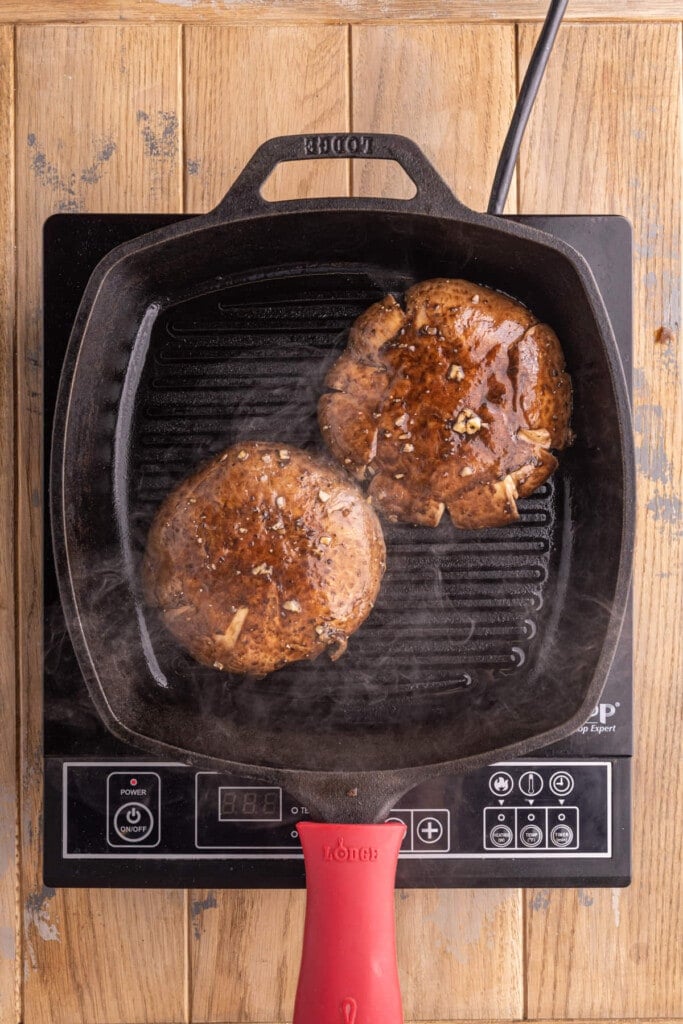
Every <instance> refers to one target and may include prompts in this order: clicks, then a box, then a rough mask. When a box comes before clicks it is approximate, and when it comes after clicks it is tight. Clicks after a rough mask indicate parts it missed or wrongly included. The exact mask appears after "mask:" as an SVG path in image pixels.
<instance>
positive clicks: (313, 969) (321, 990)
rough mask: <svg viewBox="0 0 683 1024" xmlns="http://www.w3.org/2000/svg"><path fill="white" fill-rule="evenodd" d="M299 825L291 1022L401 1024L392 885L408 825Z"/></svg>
mask: <svg viewBox="0 0 683 1024" xmlns="http://www.w3.org/2000/svg"><path fill="white" fill-rule="evenodd" d="M298 829H299V836H300V838H301V845H302V846H303V850H304V860H305V862H306V887H307V889H308V895H307V902H306V926H305V930H304V948H303V954H302V958H301V972H300V974H299V987H298V989H297V993H296V1005H295V1008H294V1024H402V1021H403V1011H402V1008H401V991H400V988H399V984H398V971H397V968H396V928H395V924H394V882H395V879H396V864H397V861H398V851H399V848H400V846H401V842H402V840H403V836H404V835H405V831H406V830H405V826H404V825H402V824H400V823H398V822H387V823H386V824H384V825H318V824H315V823H314V822H309V821H306V822H302V823H301V824H300V825H299V826H298Z"/></svg>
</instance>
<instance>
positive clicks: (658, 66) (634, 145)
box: [520, 25, 683, 1019]
mask: <svg viewBox="0 0 683 1024" xmlns="http://www.w3.org/2000/svg"><path fill="white" fill-rule="evenodd" d="M533 35H534V33H533V32H532V31H530V30H529V29H528V28H522V30H521V32H520V58H521V61H522V65H524V64H525V62H526V60H528V56H529V53H530V50H531V47H532V45H533ZM680 131H681V36H680V29H679V28H678V27H677V26H673V25H661V26H654V25H637V26H636V25H629V26H607V25H605V26H600V27H596V28H591V29H589V28H584V27H579V26H575V27H574V26H572V27H569V28H566V29H564V30H563V31H562V33H561V35H560V37H559V39H558V49H557V51H556V53H555V54H554V55H553V59H552V60H551V63H550V67H549V70H548V77H547V80H546V82H545V84H544V87H543V89H542V93H541V95H540V97H539V103H538V106H537V108H536V110H535V112H534V115H533V118H532V122H531V124H530V131H529V133H528V137H527V141H526V143H525V145H524V149H523V153H522V160H521V164H520V166H521V209H522V210H523V211H524V212H525V213H526V212H536V211H548V210H550V211H552V212H560V213H570V212H572V213H573V212H586V213H588V212H592V213H597V212H613V213H622V214H625V215H626V216H627V217H629V218H630V219H631V221H632V222H633V228H634V242H635V262H634V286H635V296H634V300H635V305H634V323H635V325H636V331H635V359H634V365H635V393H634V412H635V431H636V443H637V449H638V453H637V454H638V522H637V531H638V532H637V542H636V549H635V571H634V581H635V613H636V636H637V638H638V640H637V643H636V646H635V652H634V654H635V683H636V726H637V742H636V756H635V762H634V768H635V785H634V819H633V821H634V841H635V850H634V865H633V878H634V881H633V885H632V887H631V888H630V889H628V890H613V891H609V890H593V889H591V890H588V891H586V892H581V891H580V892H579V893H578V894H577V892H575V891H567V892H564V891H557V892H555V891H553V892H550V891H546V892H544V896H545V898H543V899H536V898H535V896H534V894H533V893H532V894H531V895H530V896H529V902H528V908H529V909H528V931H527V948H528V963H527V977H528V1015H529V1017H530V1018H542V1017H552V1018H563V1019H564V1018H567V1017H580V1018H584V1017H618V1016H625V1017H632V1016H641V1015H642V1016H654V1017H663V1018H671V1017H675V1016H677V1015H678V1016H680V1014H681V1009H682V1007H683V944H682V943H681V941H680V940H681V935H682V934H683V884H682V882H683V874H682V865H683V822H682V821H681V818H680V815H679V814H677V813H676V811H675V810H674V809H675V808H680V807H681V806H682V805H683V760H681V752H680V742H679V741H680V737H679V736H678V733H677V730H676V729H675V728H672V723H677V722H680V721H681V720H683V688H681V686H680V679H681V675H682V672H683V659H682V652H683V634H682V633H681V625H680V624H681V613H682V612H683V518H682V513H683V508H682V505H681V498H682V496H683V416H682V414H681V394H682V390H681V384H682V378H681V362H680V353H679V351H678V349H677V334H678V331H679V328H680V320H681V309H680V283H681V262H680V259H681V257H680V239H681V219H680V215H681V209H680ZM535 908H536V909H535Z"/></svg>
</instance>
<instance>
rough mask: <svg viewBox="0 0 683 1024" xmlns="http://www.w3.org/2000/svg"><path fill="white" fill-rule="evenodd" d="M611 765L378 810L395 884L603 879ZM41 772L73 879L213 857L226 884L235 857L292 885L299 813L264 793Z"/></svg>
mask: <svg viewBox="0 0 683 1024" xmlns="http://www.w3.org/2000/svg"><path fill="white" fill-rule="evenodd" d="M625 766H628V761H624V759H619V758H605V759H596V760H588V759H581V760H566V761H565V760H548V759H529V760H524V761H512V762H504V763H501V764H495V765H492V766H491V767H489V768H485V769H482V770H480V771H478V772H474V773H472V774H470V775H465V776H459V777H448V778H441V779H436V780H434V781H431V782H428V783H425V784H423V785H421V786H419V787H417V788H416V789H414V790H412V791H411V792H410V793H408V794H407V795H406V796H405V797H404V798H403V799H401V800H400V801H399V802H398V803H397V806H396V807H394V808H392V810H391V812H390V814H389V820H397V821H402V822H403V823H404V824H405V825H406V837H405V840H404V843H403V846H402V849H401V855H400V865H399V881H398V884H399V885H411V870H410V866H409V865H410V862H411V861H412V862H414V861H415V860H419V861H421V862H429V864H428V866H427V868H425V864H422V871H423V872H424V871H425V870H430V871H431V872H432V873H433V874H435V875H439V874H440V873H441V871H442V870H443V868H445V867H447V869H448V872H449V875H450V876H452V874H453V871H454V870H455V871H456V872H457V873H459V874H460V875H463V876H464V877H466V876H467V875H468V873H469V870H474V869H476V868H477V866H479V868H481V866H482V861H495V863H496V867H495V873H496V875H497V876H498V878H499V882H500V883H501V884H504V883H505V882H506V881H507V882H508V884H513V882H515V881H516V882H517V883H519V884H523V883H524V879H525V877H526V876H527V873H528V872H529V871H530V870H531V871H533V875H534V878H538V877H539V876H542V877H549V878H550V877H555V875H556V873H557V866H558V864H559V862H563V863H562V877H563V879H564V878H566V877H567V868H568V865H567V862H568V861H572V862H574V863H575V866H576V873H577V878H578V877H580V878H584V877H585V876H586V872H587V871H588V872H589V873H592V874H594V875H597V876H599V877H602V876H603V874H604V873H605V872H606V871H608V872H611V873H612V874H611V875H610V877H612V876H613V873H614V867H615V864H614V857H613V854H614V834H615V829H616V830H617V831H618V830H619V828H620V827H621V826H622V823H621V821H620V815H619V807H615V805H614V799H613V794H614V790H615V781H618V783H619V789H620V791H623V789H624V785H625V780H624V779H621V778H617V776H619V774H620V773H621V772H623V770H624V767H625ZM47 774H48V780H49V782H50V784H51V785H57V786H59V788H60V790H61V797H62V799H61V804H62V820H61V823H60V826H61V827H60V829H59V832H60V834H61V851H60V853H61V859H63V861H64V862H65V863H69V862H70V863H71V866H72V868H76V866H77V864H80V865H81V868H82V870H83V873H84V878H87V875H88V866H92V865H93V864H94V863H97V862H102V861H105V862H109V865H108V869H109V870H110V871H111V872H112V876H113V877H115V876H117V875H118V873H119V871H120V870H121V869H123V870H124V871H125V872H126V873H127V877H128V878H129V879H130V878H131V874H130V872H131V868H133V869H134V867H135V865H137V866H138V868H139V867H140V866H141V863H142V862H145V868H144V870H145V877H146V878H147V879H149V877H150V876H149V869H150V867H153V866H154V865H156V866H157V869H158V870H159V871H160V872H164V870H166V871H168V870H169V869H170V870H172V871H173V872H174V873H175V874H176V875H178V877H179V882H178V884H186V881H187V880H188V879H190V878H191V877H192V875H193V873H194V872H196V871H197V865H198V864H202V869H201V870H202V877H205V875H206V869H207V868H208V869H209V871H210V870H211V862H213V866H214V868H215V873H216V876H217V877H220V884H226V877H227V879H228V881H229V877H230V870H229V869H230V865H231V863H233V864H234V863H235V862H238V863H239V865H240V872H241V873H243V871H244V868H245V865H246V864H250V865H251V866H252V868H253V869H254V871H255V872H256V873H257V874H258V875H259V876H260V877H261V880H260V881H259V882H258V884H260V885H269V884H271V885H276V884H280V885H282V884H288V885H296V884H303V881H304V872H303V863H302V854H301V848H300V845H299V839H298V835H297V831H296V826H297V823H298V822H299V821H301V820H302V819H305V818H307V817H309V810H308V808H307V807H305V806H302V805H301V804H299V803H298V802H297V801H296V800H295V799H294V798H293V797H291V796H290V795H289V794H288V793H287V792H286V791H285V790H283V789H281V788H280V787H278V786H266V785H260V784H253V785H252V784H249V782H248V781H246V782H245V780H244V779H238V778H234V777H232V776H230V775H225V774H221V773H218V772H210V771H196V770H195V769H192V768H189V767H187V766H186V765H183V764H174V763H169V762H165V763H159V764H156V763H145V762H135V763H133V762H115V761H112V762H100V761H76V760H74V761H62V762H61V763H59V762H58V761H57V759H55V760H54V761H52V759H50V760H49V761H48V773H47ZM627 781H628V780H626V782H627ZM207 862H208V863H207ZM226 869H227V870H226ZM133 874H134V871H133ZM421 877H423V875H422V876H421ZM180 879H183V880H185V881H184V882H182V883H181V881H180ZM54 884H59V880H58V879H55V880H54ZM72 884H73V883H72ZM84 884H85V882H84ZM112 884H114V883H112ZM128 884H130V881H129V883H128ZM166 884H168V881H167V882H166ZM242 884H243V883H242ZM254 884H256V883H254ZM471 884H476V882H472V883H471ZM566 884H572V883H571V882H568V883H566ZM574 884H576V883H574ZM614 884H617V883H616V881H615V883H614Z"/></svg>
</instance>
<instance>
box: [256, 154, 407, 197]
mask: <svg viewBox="0 0 683 1024" xmlns="http://www.w3.org/2000/svg"><path fill="white" fill-rule="evenodd" d="M416 194H417V189H416V187H415V183H414V182H413V181H412V180H411V179H410V178H409V177H408V175H407V174H406V172H405V171H404V170H403V168H402V167H400V166H399V165H398V164H397V163H396V161H395V160H339V159H331V160H310V161H309V160H289V161H286V162H284V163H281V164H278V165H277V167H275V168H274V169H273V171H272V172H271V173H270V174H269V176H268V177H267V178H266V180H265V181H264V183H263V185H262V186H261V195H262V196H263V198H264V199H265V200H267V202H269V203H277V202H284V201H286V200H288V199H321V198H324V199H328V198H333V197H337V196H342V197H348V196H364V197H367V198H379V197H381V198H383V199H412V198H413V197H414V196H415V195H416Z"/></svg>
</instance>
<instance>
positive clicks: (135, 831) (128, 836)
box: [114, 803, 154, 843]
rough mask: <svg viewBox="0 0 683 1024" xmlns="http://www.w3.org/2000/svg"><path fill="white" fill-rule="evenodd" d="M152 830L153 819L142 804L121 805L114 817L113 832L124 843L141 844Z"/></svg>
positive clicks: (147, 808)
mask: <svg viewBox="0 0 683 1024" xmlns="http://www.w3.org/2000/svg"><path fill="white" fill-rule="evenodd" d="M153 828H154V817H153V815H152V812H151V811H150V809H149V807H145V805H144V804H138V803H128V804H122V805H121V807H119V809H118V810H117V811H116V814H115V815H114V831H115V832H116V834H117V836H118V837H119V838H120V839H123V841H124V842H126V843H141V842H142V841H143V839H147V837H148V836H149V834H150V832H151V831H152V829H153Z"/></svg>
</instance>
